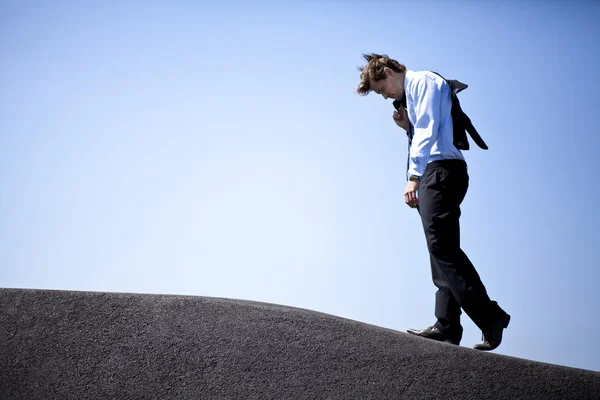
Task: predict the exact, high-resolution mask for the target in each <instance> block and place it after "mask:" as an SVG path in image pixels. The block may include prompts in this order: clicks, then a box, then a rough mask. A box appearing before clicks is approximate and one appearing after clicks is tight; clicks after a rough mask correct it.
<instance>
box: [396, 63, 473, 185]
mask: <svg viewBox="0 0 600 400" xmlns="http://www.w3.org/2000/svg"><path fill="white" fill-rule="evenodd" d="M404 93H405V94H406V111H407V113H408V119H409V121H410V125H411V132H410V136H412V138H411V142H410V148H409V155H408V172H407V174H408V175H409V176H410V175H416V176H422V175H423V173H424V172H425V168H426V167H427V164H428V163H430V162H432V161H438V160H445V159H459V160H464V156H463V154H462V153H461V151H460V150H459V149H457V148H456V147H455V146H454V137H453V129H452V114H451V111H452V96H451V93H450V87H449V86H448V84H447V83H446V81H444V80H443V79H442V78H441V77H439V76H438V75H436V74H434V73H432V72H429V71H411V70H406V75H405V78H404Z"/></svg>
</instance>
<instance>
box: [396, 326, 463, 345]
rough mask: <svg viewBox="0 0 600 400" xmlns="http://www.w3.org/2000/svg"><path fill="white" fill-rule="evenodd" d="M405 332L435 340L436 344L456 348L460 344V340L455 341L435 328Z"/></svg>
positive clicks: (455, 339)
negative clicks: (439, 343)
mask: <svg viewBox="0 0 600 400" xmlns="http://www.w3.org/2000/svg"><path fill="white" fill-rule="evenodd" d="M406 332H408V333H410V334H412V335H417V336H421V337H424V338H427V339H432V340H437V341H438V342H444V343H450V344H455V345H457V346H458V345H459V344H460V338H458V339H457V338H452V337H449V336H446V335H445V334H444V333H443V332H442V331H440V330H439V329H438V328H436V327H435V326H430V327H428V328H425V329H409V330H407V331H406Z"/></svg>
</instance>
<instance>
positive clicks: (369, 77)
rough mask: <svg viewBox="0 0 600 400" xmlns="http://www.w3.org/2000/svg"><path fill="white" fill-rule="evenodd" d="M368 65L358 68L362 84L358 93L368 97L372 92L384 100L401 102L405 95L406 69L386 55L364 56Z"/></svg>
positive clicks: (359, 85)
mask: <svg viewBox="0 0 600 400" xmlns="http://www.w3.org/2000/svg"><path fill="white" fill-rule="evenodd" d="M363 57H364V58H365V60H367V65H365V66H361V67H358V70H359V71H361V73H360V83H359V84H358V88H357V89H356V92H357V93H358V94H360V95H362V96H366V95H368V94H369V92H370V91H373V92H375V93H377V94H380V95H382V96H383V98H384V99H390V98H392V99H397V100H400V99H401V98H402V96H403V95H404V74H405V72H406V67H405V66H404V65H402V64H400V63H399V62H398V61H396V60H393V59H391V58H389V57H388V56H387V55H385V54H373V53H371V54H363Z"/></svg>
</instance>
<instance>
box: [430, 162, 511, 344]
mask: <svg viewBox="0 0 600 400" xmlns="http://www.w3.org/2000/svg"><path fill="white" fill-rule="evenodd" d="M468 187H469V175H468V173H467V164H466V163H465V162H464V161H462V160H441V161H434V162H431V163H429V164H428V166H427V168H426V170H425V173H424V174H423V176H422V177H421V182H420V185H419V214H420V216H421V221H422V223H423V229H424V231H425V237H426V239H427V247H428V249H429V258H430V262H431V273H432V277H433V283H434V285H435V286H436V287H437V288H438V290H437V293H436V298H435V316H436V318H437V321H436V323H435V326H436V327H437V328H438V329H439V330H441V331H442V332H444V333H446V334H447V335H448V336H452V337H457V338H459V339H460V338H462V331H463V328H462V326H461V324H460V315H461V308H462V309H463V310H464V311H465V313H466V314H467V315H468V316H469V317H470V318H471V319H472V320H473V322H474V323H475V325H477V326H478V327H479V328H480V329H481V330H482V331H484V330H486V329H487V328H488V327H490V326H491V325H492V324H494V323H495V322H496V321H498V320H499V319H500V318H502V316H503V315H504V314H505V312H504V311H503V310H502V309H501V308H500V307H499V306H498V304H497V303H496V302H495V301H492V300H491V299H490V298H489V296H488V294H487V291H486V288H485V286H484V285H483V283H482V281H481V279H480V277H479V274H478V273H477V271H476V270H475V267H474V266H473V264H472V263H471V261H470V260H469V258H468V257H467V255H466V254H465V253H464V252H463V251H462V249H461V248H460V225H459V218H460V215H461V210H460V204H461V203H462V201H463V199H464V198H465V195H466V194H467V189H468Z"/></svg>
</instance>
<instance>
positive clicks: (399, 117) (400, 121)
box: [392, 107, 409, 132]
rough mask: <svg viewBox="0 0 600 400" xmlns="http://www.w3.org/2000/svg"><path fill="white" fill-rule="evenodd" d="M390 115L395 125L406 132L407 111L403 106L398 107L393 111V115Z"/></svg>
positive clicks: (407, 126)
mask: <svg viewBox="0 0 600 400" xmlns="http://www.w3.org/2000/svg"><path fill="white" fill-rule="evenodd" d="M392 117H393V118H394V122H395V123H396V125H398V126H399V127H400V128H402V129H404V130H405V131H406V132H408V129H409V123H408V113H407V112H406V109H405V108H404V107H400V109H399V110H398V111H394V115H392Z"/></svg>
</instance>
